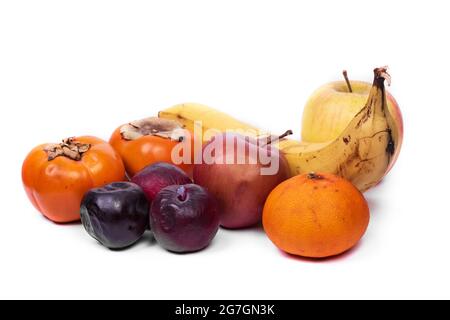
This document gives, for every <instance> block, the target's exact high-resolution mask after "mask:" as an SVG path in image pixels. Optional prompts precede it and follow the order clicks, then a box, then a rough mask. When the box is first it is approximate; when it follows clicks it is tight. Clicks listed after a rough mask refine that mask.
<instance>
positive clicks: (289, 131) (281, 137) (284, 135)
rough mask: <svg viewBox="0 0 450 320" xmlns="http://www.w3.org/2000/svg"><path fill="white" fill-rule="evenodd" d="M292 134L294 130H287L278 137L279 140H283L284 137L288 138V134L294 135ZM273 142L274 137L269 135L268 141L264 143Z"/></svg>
mask: <svg viewBox="0 0 450 320" xmlns="http://www.w3.org/2000/svg"><path fill="white" fill-rule="evenodd" d="M292 134H294V133H293V132H292V130H287V131H286V132H285V133H283V134H282V135H281V136H278V137H277V140H281V139H284V138H286V137H287V136H290V135H292ZM271 143H272V137H269V138H268V139H267V143H266V144H265V145H264V146H267V145H269V144H271Z"/></svg>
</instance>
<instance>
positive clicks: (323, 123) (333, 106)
mask: <svg viewBox="0 0 450 320" xmlns="http://www.w3.org/2000/svg"><path fill="white" fill-rule="evenodd" d="M350 83H351V86H352V89H353V92H352V93H350V92H349V91H348V87H347V84H346V82H345V81H335V82H331V83H328V84H325V85H323V86H322V87H320V88H318V89H317V90H316V91H315V92H314V93H313V94H312V95H311V97H310V98H309V100H308V102H307V103H306V106H305V109H304V111H303V119H302V140H303V141H305V142H328V141H331V140H334V139H336V138H338V137H339V135H340V134H341V132H342V131H343V130H344V129H345V128H346V127H347V125H348V124H349V123H350V121H351V120H352V119H353V118H354V117H355V115H356V114H357V113H358V112H359V111H360V110H361V109H362V108H363V107H364V106H365V104H366V102H367V98H368V96H369V92H370V90H371V88H372V84H371V83H368V82H363V81H350ZM386 99H387V107H388V110H389V112H390V114H391V115H392V117H393V120H394V123H395V124H396V125H397V130H398V133H399V135H398V146H397V147H396V148H395V153H394V155H393V159H392V161H391V163H390V166H389V168H388V170H387V171H389V170H390V169H391V168H392V166H393V165H394V164H395V162H396V160H397V158H398V155H399V154H400V149H401V146H402V142H403V117H402V113H401V111H400V107H399V105H398V103H397V101H396V100H395V99H394V97H393V96H392V95H391V94H390V93H389V92H388V91H386Z"/></svg>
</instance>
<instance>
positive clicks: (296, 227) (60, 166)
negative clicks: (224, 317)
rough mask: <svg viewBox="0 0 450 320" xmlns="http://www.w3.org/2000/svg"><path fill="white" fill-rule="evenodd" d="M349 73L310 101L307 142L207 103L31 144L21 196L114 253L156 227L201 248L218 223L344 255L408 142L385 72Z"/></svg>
mask: <svg viewBox="0 0 450 320" xmlns="http://www.w3.org/2000/svg"><path fill="white" fill-rule="evenodd" d="M344 75H345V81H338V82H333V83H330V84H327V85H325V86H323V87H321V88H320V89H319V90H317V91H316V92H315V93H314V94H313V95H312V97H311V98H310V99H309V101H308V102H307V105H306V107H305V111H304V115H303V123H302V141H301V142H300V141H296V140H291V139H288V138H287V136H288V135H290V134H292V132H291V131H290V130H289V131H287V132H286V134H283V135H281V136H273V135H270V134H266V133H262V131H261V130H259V129H258V128H255V127H252V126H250V125H248V124H246V123H243V122H240V121H238V120H236V119H234V118H232V117H230V116H228V115H226V114H224V113H222V112H219V111H217V110H214V109H211V108H209V107H206V106H204V105H199V104H191V103H188V104H181V105H177V106H174V107H171V108H168V109H166V110H163V111H160V112H159V114H158V117H151V118H147V119H143V120H139V121H133V122H130V123H127V124H124V125H122V126H120V127H119V128H117V130H116V131H115V132H114V133H113V134H112V136H111V139H110V141H109V143H108V142H106V141H103V140H101V139H98V138H95V137H89V136H88V137H86V136H85V137H74V138H68V139H65V140H63V141H62V142H61V143H57V144H43V145H40V146H38V147H36V148H35V149H33V150H32V151H31V152H30V153H29V155H28V156H27V158H26V159H25V161H24V164H23V169H22V179H23V185H24V187H25V191H26V193H27V195H28V197H29V199H30V200H31V202H32V203H33V205H34V206H35V208H36V209H37V210H39V211H40V212H41V213H42V214H43V215H44V216H45V217H47V218H48V219H49V220H51V221H54V222H57V223H68V222H73V221H79V220H80V219H81V222H82V224H83V226H84V228H85V229H86V231H87V233H88V234H89V235H91V236H92V237H93V238H95V239H96V240H97V241H98V242H100V243H101V244H102V245H104V246H106V247H108V248H111V249H122V248H126V247H129V246H131V245H132V244H134V243H136V242H137V241H138V240H139V239H140V238H141V237H142V235H143V234H144V233H145V232H147V230H151V232H153V235H154V237H155V239H156V240H157V242H158V243H159V244H160V245H161V246H162V247H164V248H165V249H167V250H169V251H171V252H195V251H198V250H201V249H203V248H205V247H207V246H208V245H209V243H210V242H211V241H212V239H213V238H214V236H215V235H216V233H217V231H218V229H219V227H220V226H222V227H224V228H228V229H240V228H247V227H251V226H254V225H257V224H258V223H260V222H261V221H262V223H263V227H264V230H265V232H266V234H267V236H268V237H269V238H270V240H271V241H272V242H273V243H274V244H275V245H276V246H277V247H278V248H280V249H281V250H283V251H285V252H287V253H290V254H294V255H299V256H304V257H312V258H324V257H329V256H334V255H337V254H341V253H343V252H345V251H347V250H348V249H350V248H352V247H353V246H354V245H355V244H356V243H357V242H358V241H359V240H360V239H361V237H362V236H363V235H364V233H365V231H366V229H367V226H368V224H369V207H368V205H367V202H366V200H365V199H364V196H363V195H362V193H361V192H363V191H365V190H368V189H369V188H371V187H374V186H376V185H377V184H378V183H379V182H380V181H381V179H383V177H384V176H385V175H386V174H387V173H388V172H389V170H390V169H391V168H392V166H393V164H394V163H395V161H396V159H397V157H398V155H399V152H400V148H401V144H402V140H403V122H402V117H401V113H400V110H399V107H398V105H397V103H396V101H395V100H394V98H393V97H392V96H391V95H390V94H389V93H388V92H386V90H385V86H384V82H385V81H390V77H389V75H388V74H387V72H386V68H377V69H375V70H374V81H373V84H369V83H365V82H358V81H349V80H348V78H347V76H346V73H344ZM200 123H201V125H202V128H201V129H202V130H201V131H200V132H199V130H198V126H199V124H200ZM242 132H244V133H242ZM218 145H219V146H222V145H223V148H215V147H217V146H218ZM199 149H200V150H199ZM198 151H200V152H198ZM239 151H242V152H243V153H242V154H243V155H244V156H243V158H242V157H241V158H239V157H236V154H239ZM205 154H207V155H208V156H209V157H208V159H207V158H205V157H204V156H205ZM263 154H264V155H267V156H268V159H266V158H264V157H261V155H263ZM267 160H270V161H267Z"/></svg>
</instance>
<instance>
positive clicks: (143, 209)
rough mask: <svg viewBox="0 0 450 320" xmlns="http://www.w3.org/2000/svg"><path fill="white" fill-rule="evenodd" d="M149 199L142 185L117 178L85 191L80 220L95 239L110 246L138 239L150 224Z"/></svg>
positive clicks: (117, 247)
mask: <svg viewBox="0 0 450 320" xmlns="http://www.w3.org/2000/svg"><path fill="white" fill-rule="evenodd" d="M148 211H149V203H148V200H147V198H146V196H145V194H144V192H143V191H142V189H141V188H140V187H139V186H138V185H136V184H134V183H131V182H115V183H111V184H109V185H106V186H104V187H102V188H97V189H92V190H90V191H89V192H87V193H86V195H85V196H84V198H83V202H82V205H81V210H80V212H81V221H82V223H83V226H84V228H85V229H86V231H87V232H88V233H89V235H90V236H92V237H93V238H94V239H96V240H98V241H99V242H100V243H101V244H102V245H104V246H105V247H107V248H110V249H122V248H126V247H128V246H130V245H132V244H133V243H135V242H136V241H138V240H139V239H140V238H141V237H142V235H143V234H144V232H145V230H146V229H147V226H148Z"/></svg>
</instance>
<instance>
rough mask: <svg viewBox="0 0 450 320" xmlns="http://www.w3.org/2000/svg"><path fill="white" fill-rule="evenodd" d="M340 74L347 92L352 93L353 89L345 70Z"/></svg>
mask: <svg viewBox="0 0 450 320" xmlns="http://www.w3.org/2000/svg"><path fill="white" fill-rule="evenodd" d="M342 74H343V75H344V79H345V82H346V83H347V88H348V91H350V93H352V92H353V89H352V85H351V83H350V80H348V74H347V70H344V71H342Z"/></svg>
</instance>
